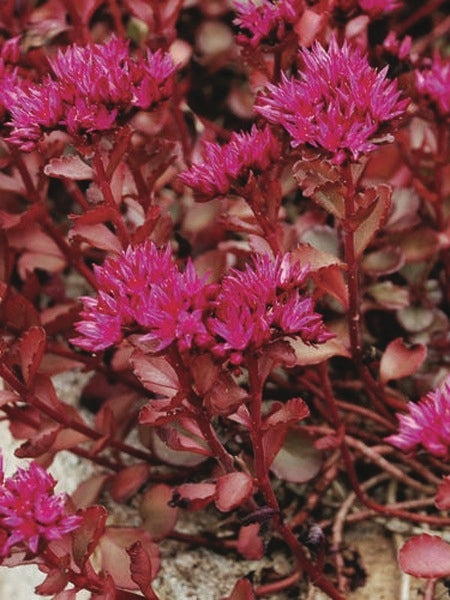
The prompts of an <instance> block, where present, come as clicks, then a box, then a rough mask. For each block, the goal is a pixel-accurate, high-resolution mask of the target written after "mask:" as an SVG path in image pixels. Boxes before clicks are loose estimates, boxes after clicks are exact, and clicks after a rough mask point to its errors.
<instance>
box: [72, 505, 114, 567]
mask: <svg viewBox="0 0 450 600" xmlns="http://www.w3.org/2000/svg"><path fill="white" fill-rule="evenodd" d="M78 514H79V515H80V516H81V523H80V525H79V527H78V529H77V530H76V532H75V534H74V537H73V558H74V560H75V562H76V564H77V565H78V566H79V567H80V568H81V569H82V568H83V567H84V565H85V564H86V561H87V560H89V557H90V556H91V554H92V552H93V551H94V550H95V548H96V547H97V545H98V542H99V540H100V537H101V536H102V535H103V533H104V531H105V524H106V518H107V516H108V515H107V512H106V509H105V508H104V507H103V506H89V507H87V508H85V509H82V510H80V511H79V512H78Z"/></svg>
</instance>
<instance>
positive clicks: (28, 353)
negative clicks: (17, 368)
mask: <svg viewBox="0 0 450 600" xmlns="http://www.w3.org/2000/svg"><path fill="white" fill-rule="evenodd" d="M45 343H46V336H45V331H44V329H43V328H42V327H31V328H30V329H29V330H28V331H27V332H26V333H25V334H24V335H23V336H22V339H21V340H20V359H21V363H22V375H23V378H24V380H25V383H27V384H28V385H29V386H32V385H33V380H34V376H35V374H36V371H37V370H38V368H39V365H40V364H41V360H42V357H43V355H44V351H45Z"/></svg>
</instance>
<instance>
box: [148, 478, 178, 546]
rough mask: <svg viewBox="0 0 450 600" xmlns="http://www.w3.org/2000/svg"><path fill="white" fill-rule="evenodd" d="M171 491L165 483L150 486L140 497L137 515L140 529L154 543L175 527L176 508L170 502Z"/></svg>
mask: <svg viewBox="0 0 450 600" xmlns="http://www.w3.org/2000/svg"><path fill="white" fill-rule="evenodd" d="M173 493H174V492H173V489H172V488H171V487H170V486H168V485H166V484H165V483H160V484H157V485H152V486H151V487H149V488H148V489H147V490H146V491H145V493H144V495H143V496H142V500H141V504H140V506H139V514H140V515H141V518H142V527H143V528H144V529H145V530H146V531H148V532H149V534H150V535H151V537H152V539H153V540H155V541H158V540H161V539H163V538H165V537H166V536H167V535H168V534H169V533H170V532H171V531H172V529H173V528H174V527H175V524H176V522H177V519H178V507H177V506H174V505H173V504H174V503H173V502H172V498H173Z"/></svg>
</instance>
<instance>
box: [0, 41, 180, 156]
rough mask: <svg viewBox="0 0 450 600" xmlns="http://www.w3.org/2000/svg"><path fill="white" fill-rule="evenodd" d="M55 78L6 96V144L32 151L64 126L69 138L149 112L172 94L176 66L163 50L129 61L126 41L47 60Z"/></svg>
mask: <svg viewBox="0 0 450 600" xmlns="http://www.w3.org/2000/svg"><path fill="white" fill-rule="evenodd" d="M49 62H50V67H51V69H52V71H53V73H54V76H51V75H47V76H46V77H45V79H44V80H43V81H42V82H41V83H31V82H30V83H28V84H24V85H22V86H21V87H19V88H18V89H17V91H16V93H14V94H11V93H10V94H9V101H8V103H7V105H6V106H7V109H8V111H9V112H10V114H11V120H10V122H9V123H8V124H9V125H10V126H11V127H12V133H11V136H10V138H9V139H10V141H11V142H13V143H14V144H16V145H18V146H19V147H20V148H21V149H22V150H26V151H27V150H32V149H33V148H34V147H35V145H36V142H37V141H38V140H39V139H40V138H41V136H42V134H43V133H44V132H46V131H51V130H52V129H54V128H57V127H62V128H64V129H66V130H67V131H68V132H69V133H70V134H71V135H80V134H83V133H85V132H93V131H105V130H108V129H111V128H113V127H114V124H115V122H116V120H117V118H118V117H119V116H120V114H121V112H122V113H124V112H125V113H126V112H128V111H129V109H130V107H135V108H141V109H146V110H147V109H151V108H152V107H153V106H155V105H156V104H157V103H158V102H160V101H162V100H164V99H167V98H168V97H169V96H170V93H171V91H172V84H173V82H172V75H173V73H174V71H175V66H174V64H173V62H172V59H171V58H170V56H169V55H168V54H167V53H164V52H162V51H161V50H158V51H156V52H155V53H152V52H150V51H148V52H147V55H146V57H145V58H142V57H131V56H130V53H129V43H128V42H127V41H123V40H119V39H116V38H114V37H113V38H111V40H110V41H109V42H107V43H105V44H91V45H89V46H85V47H81V46H77V45H73V46H71V47H70V48H67V49H66V50H65V51H59V52H58V55H57V56H56V57H55V58H53V59H50V60H49Z"/></svg>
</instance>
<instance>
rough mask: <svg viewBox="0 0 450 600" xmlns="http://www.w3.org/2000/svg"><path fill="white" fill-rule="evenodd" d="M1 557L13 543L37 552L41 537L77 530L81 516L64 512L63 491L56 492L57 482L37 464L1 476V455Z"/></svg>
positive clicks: (45, 538) (0, 470)
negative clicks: (61, 492)
mask: <svg viewBox="0 0 450 600" xmlns="http://www.w3.org/2000/svg"><path fill="white" fill-rule="evenodd" d="M0 479H1V484H2V485H1V486H0V556H1V557H6V556H9V554H10V552H11V549H12V548H13V546H19V548H23V547H27V548H28V549H29V550H30V551H31V552H32V553H33V554H37V552H38V546H39V542H40V541H41V540H46V541H51V540H58V539H60V538H61V537H62V536H63V535H65V534H66V533H69V532H70V531H73V530H74V529H76V527H77V526H78V524H79V522H80V518H79V517H78V516H76V515H69V514H67V511H66V508H65V496H64V494H57V495H55V494H54V492H53V489H54V487H55V485H56V481H55V480H54V479H53V477H52V476H51V475H49V473H47V471H45V470H44V469H43V468H42V467H41V466H39V465H38V464H37V463H32V464H31V465H30V467H29V468H28V469H18V470H17V472H16V473H15V475H13V476H12V477H8V478H6V479H5V478H4V474H3V466H2V460H1V455H0Z"/></svg>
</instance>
